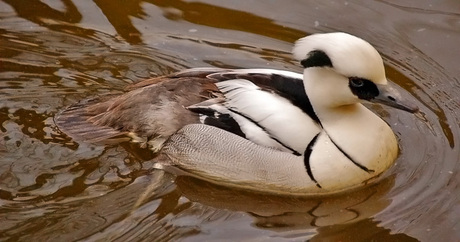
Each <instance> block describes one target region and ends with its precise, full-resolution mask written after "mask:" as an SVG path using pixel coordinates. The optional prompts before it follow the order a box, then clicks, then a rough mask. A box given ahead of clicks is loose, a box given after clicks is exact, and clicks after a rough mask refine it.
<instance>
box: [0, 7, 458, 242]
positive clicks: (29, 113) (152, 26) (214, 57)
mask: <svg viewBox="0 0 460 242" xmlns="http://www.w3.org/2000/svg"><path fill="white" fill-rule="evenodd" d="M459 9H460V3H458V1H454V0H444V1H442V2H439V1H434V0H426V1H417V2H414V1H373V2H370V1H303V2H301V1H256V0H254V1H245V2H244V3H243V2H241V3H240V2H238V3H234V2H229V1H202V2H188V1H103V0H95V1H71V0H62V1H51V0H46V1H38V0H37V1H32V0H29V1H17V0H3V1H0V130H1V133H0V238H1V240H4V241H16V240H20V241H28V240H31V239H35V240H40V241H45V240H48V241H65V240H66V241H69V240H91V241H97V240H118V241H122V240H134V241H142V240H148V241H151V240H156V241H162V240H183V241H203V240H211V241H212V240H218V239H224V240H225V239H229V240H254V241H283V240H286V241H305V240H307V239H311V240H312V241H325V240H326V241H338V240H341V241H368V240H372V239H373V240H377V241H395V240H399V241H415V240H422V241H433V240H439V241H456V240H460V176H459V171H460V165H459V162H458V161H459V160H460V159H459V157H460V149H459V142H460V127H459V121H460V114H459V113H460V98H459V97H460V95H459V94H460V81H459V78H458V77H459V76H460V71H459V69H458V62H459V57H458V53H460V45H458V43H460V32H459V31H458V30H459V29H460V10H459ZM329 31H346V32H349V33H352V34H354V35H357V36H360V37H362V38H364V39H366V40H368V41H369V42H371V43H372V44H373V45H374V46H375V47H376V48H377V49H378V50H379V51H380V52H381V53H382V55H383V57H384V60H385V64H386V69H387V75H388V77H389V79H390V80H391V81H393V82H395V83H396V84H398V85H399V86H400V87H401V91H402V92H403V93H404V95H405V96H406V98H408V99H410V100H412V101H414V102H416V103H417V104H418V105H419V106H420V108H421V111H422V113H421V114H420V115H418V116H414V115H411V114H408V113H404V112H401V111H398V110H394V109H391V108H386V107H381V106H377V105H372V106H370V108H372V109H373V110H374V111H376V112H377V113H378V114H379V115H381V116H382V117H383V118H384V119H385V120H387V121H388V122H389V123H390V124H391V126H392V128H393V129H394V130H395V132H396V133H397V135H398V137H399V139H400V143H401V155H400V157H399V158H398V160H397V162H396V165H395V166H394V167H392V168H391V169H390V171H389V172H387V173H386V175H385V176H384V178H383V179H382V180H381V181H380V182H379V183H376V184H374V185H372V186H370V187H367V188H363V189H360V190H357V191H354V192H350V193H346V194H342V195H336V196H329V197H319V198H302V197H289V196H284V197H283V196H275V195H266V194H255V193H253V192H248V191H239V190H235V189H230V188H225V187H221V186H216V185H213V184H210V183H207V182H203V181H200V180H196V179H192V178H186V177H180V178H176V177H173V176H172V175H169V174H167V173H164V172H162V171H155V170H153V171H152V170H151V168H152V166H153V162H151V161H150V160H151V159H152V158H153V155H152V154H151V153H150V152H148V151H145V150H141V149H138V148H136V147H133V146H130V145H129V144H121V145H112V146H100V145H92V144H85V143H75V142H73V141H72V140H71V139H70V138H68V137H67V136H65V135H64V134H62V133H60V132H59V131H58V130H57V128H56V126H55V124H54V121H53V117H54V115H55V114H56V113H57V112H58V111H59V110H62V109H63V108H65V107H66V106H68V105H70V104H72V103H75V102H76V101H78V100H81V99H84V98H89V97H94V96H97V95H101V94H107V93H118V92H122V91H123V88H124V87H125V86H126V85H128V84H130V83H134V82H137V81H140V80H142V79H145V78H148V77H151V76H155V75H159V74H167V73H171V72H174V71H177V70H182V69H185V68H189V67H199V66H218V67H242V68H249V67H268V68H278V69H287V70H294V71H300V70H301V69H300V67H299V65H298V64H297V63H296V62H295V61H293V60H292V57H291V55H290V50H291V47H292V42H293V41H295V40H296V39H298V38H300V37H303V36H305V35H307V34H310V33H316V32H329Z"/></svg>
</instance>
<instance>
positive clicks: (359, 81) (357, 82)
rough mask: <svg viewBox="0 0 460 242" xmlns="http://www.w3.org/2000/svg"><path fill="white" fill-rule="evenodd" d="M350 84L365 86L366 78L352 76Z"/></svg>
mask: <svg viewBox="0 0 460 242" xmlns="http://www.w3.org/2000/svg"><path fill="white" fill-rule="evenodd" d="M350 85H351V86H352V87H362V86H364V80H363V79H361V78H357V77H350Z"/></svg>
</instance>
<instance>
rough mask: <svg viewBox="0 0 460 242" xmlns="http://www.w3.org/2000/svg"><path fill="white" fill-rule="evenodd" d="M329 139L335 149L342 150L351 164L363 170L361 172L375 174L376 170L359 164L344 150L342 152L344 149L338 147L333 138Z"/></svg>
mask: <svg viewBox="0 0 460 242" xmlns="http://www.w3.org/2000/svg"><path fill="white" fill-rule="evenodd" d="M329 139H331V141H332V143H333V144H334V145H335V147H337V149H339V150H340V152H342V154H343V155H345V156H346V157H347V158H348V159H349V160H350V161H351V162H353V164H355V166H357V167H359V168H361V170H363V171H365V172H367V173H372V172H374V170H372V169H369V168H367V167H365V166H364V165H362V164H360V163H359V162H357V161H355V160H354V159H353V158H352V157H351V156H350V155H348V154H347V153H346V152H345V151H344V150H342V148H340V146H338V145H337V144H336V143H335V142H334V140H333V139H332V137H331V136H329Z"/></svg>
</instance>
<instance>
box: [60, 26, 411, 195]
mask: <svg viewBox="0 0 460 242" xmlns="http://www.w3.org/2000/svg"><path fill="white" fill-rule="evenodd" d="M292 53H293V56H294V58H295V59H296V60H297V61H299V63H300V65H301V66H302V67H303V73H296V72H292V71H287V70H277V69H260V68H257V69H225V68H216V67H201V68H192V69H187V70H183V71H179V72H176V73H172V74H169V75H164V76H159V77H154V78H151V79H147V80H144V81H141V82H139V83H135V84H132V85H130V86H128V87H127V88H126V92H124V93H121V94H111V95H102V96H99V97H95V98H91V99H87V100H83V101H80V102H78V103H76V104H73V105H71V106H69V107H67V108H66V109H64V110H63V111H61V112H60V113H59V114H58V115H56V117H55V122H56V125H57V126H58V127H59V129H60V130H61V131H62V132H63V133H65V134H67V135H68V136H70V137H71V138H73V139H74V140H76V141H79V142H91V143H100V142H103V143H107V142H123V141H130V142H134V143H139V144H140V145H141V146H142V147H148V148H149V149H151V150H152V151H154V152H159V153H160V156H159V158H158V162H157V165H156V167H157V168H158V169H162V170H166V171H170V172H175V173H176V174H187V175H192V176H196V177H199V178H202V179H205V180H208V181H211V182H215V183H219V184H226V185H229V186H235V187H240V188H244V189H253V190H257V191H267V192H276V193H288V194H307V195H308V194H313V195H317V194H331V193H337V192H341V191H345V190H349V189H353V188H356V187H360V186H363V185H365V184H368V183H370V182H371V181H373V180H376V179H377V178H378V177H379V176H380V175H381V174H382V173H384V172H385V171H386V170H387V169H388V168H389V167H391V166H392V165H393V163H394V162H395V160H396V158H397V156H398V153H399V145H398V141H397V137H396V135H395V134H394V132H393V131H392V129H391V127H390V126H389V125H388V124H387V123H386V122H385V121H384V120H383V119H382V118H380V117H379V116H377V115H376V114H375V113H374V112H372V111H371V110H369V109H368V108H367V107H366V106H365V105H363V103H366V102H372V103H379V104H383V105H387V106H390V107H394V108H397V109H400V110H403V111H406V112H409V113H414V112H417V111H418V107H417V106H416V105H414V104H412V103H411V102H409V101H408V100H406V99H404V98H403V97H402V95H401V93H399V92H398V90H397V89H396V88H395V87H393V86H392V85H391V84H390V83H389V81H388V80H387V78H386V75H385V68H384V63H383V59H382V57H381V56H380V54H379V53H378V51H377V50H376V49H375V48H374V47H373V46H372V45H371V44H369V43H368V42H367V41H365V40H363V39H361V38H359V37H356V36H353V35H351V34H348V33H343V32H334V33H318V34H312V35H308V36H306V37H303V38H301V39H299V40H297V41H296V43H295V44H294V48H293V51H292Z"/></svg>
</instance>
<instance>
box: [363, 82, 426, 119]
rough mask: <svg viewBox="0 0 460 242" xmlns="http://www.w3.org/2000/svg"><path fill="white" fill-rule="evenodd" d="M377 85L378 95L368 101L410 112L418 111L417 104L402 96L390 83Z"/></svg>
mask: <svg viewBox="0 0 460 242" xmlns="http://www.w3.org/2000/svg"><path fill="white" fill-rule="evenodd" d="M377 87H378V89H379V95H378V96H376V97H374V98H373V99H371V100H369V101H370V102H373V103H380V104H383V105H387V106H390V107H394V108H397V109H401V110H404V111H407V112H410V113H415V112H417V111H418V107H417V105H415V104H413V103H411V102H409V101H408V100H406V99H405V98H403V97H402V96H401V94H400V93H399V92H398V91H397V90H396V89H395V88H393V87H391V86H390V85H377Z"/></svg>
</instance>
